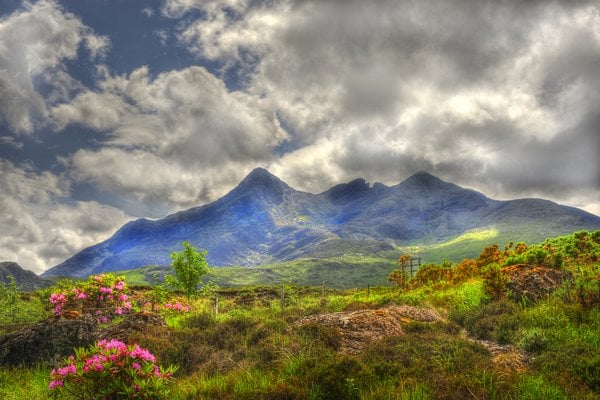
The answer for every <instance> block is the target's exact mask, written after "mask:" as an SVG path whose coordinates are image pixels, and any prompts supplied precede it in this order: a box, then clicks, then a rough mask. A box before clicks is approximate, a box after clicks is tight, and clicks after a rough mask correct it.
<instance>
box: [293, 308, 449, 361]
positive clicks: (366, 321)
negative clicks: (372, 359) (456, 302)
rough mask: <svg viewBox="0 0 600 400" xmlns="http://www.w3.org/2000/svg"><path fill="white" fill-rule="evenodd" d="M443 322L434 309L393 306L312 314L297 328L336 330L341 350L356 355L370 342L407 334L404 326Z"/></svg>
mask: <svg viewBox="0 0 600 400" xmlns="http://www.w3.org/2000/svg"><path fill="white" fill-rule="evenodd" d="M441 319H442V317H440V315H439V314H438V313H436V312H435V311H433V310H431V309H427V308H419V307H412V306H408V305H401V306H398V305H395V304H394V305H389V306H387V307H384V308H381V309H377V310H358V311H346V312H337V313H331V314H321V315H312V316H310V317H306V318H303V319H301V320H300V321H298V325H300V326H302V325H307V324H314V323H317V324H322V325H326V326H330V327H334V328H337V329H339V331H340V334H341V336H342V345H341V348H340V351H341V352H343V353H347V354H356V353H358V352H359V351H361V350H362V349H363V348H364V347H365V346H366V345H367V344H368V343H370V342H373V341H376V340H381V339H383V338H384V337H387V336H397V335H402V334H404V330H403V329H402V326H403V325H406V324H408V323H411V322H413V321H418V322H435V321H440V320H441Z"/></svg>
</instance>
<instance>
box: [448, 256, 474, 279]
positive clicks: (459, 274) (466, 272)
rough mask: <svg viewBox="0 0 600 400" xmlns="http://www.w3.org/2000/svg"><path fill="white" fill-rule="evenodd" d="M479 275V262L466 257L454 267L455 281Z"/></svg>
mask: <svg viewBox="0 0 600 400" xmlns="http://www.w3.org/2000/svg"><path fill="white" fill-rule="evenodd" d="M477 275H479V267H478V266H477V262H476V261H475V260H471V259H468V258H467V259H464V260H462V261H461V262H459V263H458V264H457V265H456V267H454V282H455V283H457V282H464V281H466V280H467V279H469V278H472V277H474V276H477Z"/></svg>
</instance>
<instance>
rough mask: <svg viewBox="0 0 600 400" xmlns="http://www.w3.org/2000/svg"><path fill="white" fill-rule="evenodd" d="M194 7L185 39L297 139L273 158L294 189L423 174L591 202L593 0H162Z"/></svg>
mask: <svg viewBox="0 0 600 400" xmlns="http://www.w3.org/2000/svg"><path fill="white" fill-rule="evenodd" d="M192 9H200V10H202V11H203V13H204V16H203V17H202V18H200V19H197V20H195V21H194V22H192V23H190V24H188V26H186V27H185V28H184V29H182V31H181V33H180V36H179V37H180V40H181V42H182V43H184V44H186V45H187V46H188V47H189V49H190V51H192V52H194V53H195V54H197V55H198V56H200V57H203V58H207V59H210V60H213V61H215V62H219V63H221V65H222V66H223V68H224V70H225V71H232V72H234V73H237V74H243V75H244V76H246V80H245V82H246V87H245V89H244V90H246V91H247V92H248V93H252V94H254V95H256V96H259V97H261V98H265V99H268V102H265V105H266V106H269V107H272V109H273V110H274V111H276V112H277V113H278V115H279V116H280V118H281V120H282V122H283V124H284V126H286V127H287V128H288V129H289V130H290V133H291V134H292V135H293V139H294V141H295V142H296V143H297V144H298V145H297V150H296V151H295V154H292V155H290V154H288V155H285V156H284V157H283V158H281V159H280V160H277V161H276V162H275V163H274V164H273V166H272V168H273V169H274V170H277V171H279V172H280V174H281V175H282V177H283V178H288V179H289V180H290V181H291V183H292V184H295V185H298V186H299V187H301V188H306V189H310V190H313V191H314V190H317V189H324V185H325V184H327V183H328V182H330V181H332V180H334V179H333V178H341V179H351V178H353V177H356V176H363V177H367V178H372V179H374V180H382V181H385V182H387V183H395V182H397V181H398V178H399V177H400V176H403V175H406V174H410V173H411V172H414V170H415V168H421V169H427V170H429V171H431V172H433V173H437V174H438V175H440V176H442V177H444V178H447V179H452V180H454V181H456V182H458V183H465V184H471V185H473V186H475V187H477V188H479V189H480V190H487V191H490V192H489V193H490V194H491V195H496V196H498V197H510V196H521V195H534V194H535V195H541V196H546V197H552V198H554V199H557V200H565V201H566V200H568V201H571V202H573V201H575V202H576V203H577V205H584V204H589V203H591V202H593V201H597V198H598V194H599V192H598V190H599V188H598V184H597V182H599V181H600V171H599V169H598V161H597V160H598V155H599V154H598V151H599V150H598V149H599V148H600V147H598V146H597V140H595V139H594V138H596V137H598V135H599V134H600V133H599V130H600V126H599V125H598V124H597V123H596V124H593V123H592V124H590V123H586V122H585V121H588V120H589V119H593V118H594V113H595V112H597V110H598V109H600V84H599V80H600V78H598V76H599V75H598V73H597V66H598V65H600V11H599V7H598V4H597V3H595V2H583V1H581V2H568V3H567V2H516V1H508V2H494V1H481V2H475V3H473V2H465V1H446V0H444V1H441V0H440V1H436V0H432V1H422V2H398V1H377V2H371V3H369V4H365V2H361V1H347V2H344V3H343V5H342V4H340V3H339V2H335V1H296V2H294V1H279V2H247V1H237V2H234V1H222V2H216V1H212V2H209V3H206V2H200V1H191V0H187V1H168V2H167V3H166V7H165V10H167V14H168V15H171V14H175V15H182V14H184V13H185V12H186V11H189V10H192ZM175 10H176V12H174V11H175ZM225 74H226V73H225ZM596 122H597V121H596ZM324 138H327V139H326V140H324ZM322 143H327V146H325V147H321V144H322ZM590 146H591V147H590ZM328 149H329V150H328ZM315 154H322V155H323V157H326V162H323V159H322V158H318V157H315ZM556 155H560V157H557V156H556ZM292 161H293V162H292ZM565 166H568V167H566V168H565ZM319 176H321V177H323V176H325V178H321V179H320V180H319V179H316V177H319ZM318 181H320V182H322V185H318V183H316V182H318ZM586 185H591V188H593V189H592V191H591V192H588V193H587V194H583V195H582V196H581V198H579V199H578V200H574V198H573V196H571V195H570V194H569V193H570V192H573V191H578V190H580V189H581V188H582V187H586ZM319 186H320V187H319ZM588 187H590V186H588Z"/></svg>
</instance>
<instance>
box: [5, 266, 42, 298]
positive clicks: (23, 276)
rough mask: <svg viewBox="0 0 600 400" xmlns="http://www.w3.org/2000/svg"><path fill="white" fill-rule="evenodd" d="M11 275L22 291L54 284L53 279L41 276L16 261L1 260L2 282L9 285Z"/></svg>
mask: <svg viewBox="0 0 600 400" xmlns="http://www.w3.org/2000/svg"><path fill="white" fill-rule="evenodd" d="M11 276H12V277H13V278H14V279H15V283H16V284H17V289H19V290H20V291H25V292H28V291H33V290H37V289H41V288H45V287H50V286H52V282H51V281H48V280H45V279H42V278H40V277H39V276H37V275H36V274H34V273H33V272H31V271H28V270H26V269H23V268H22V267H21V266H20V265H19V264H17V263H15V262H11V261H2V262H0V284H4V285H9V284H10V277H11Z"/></svg>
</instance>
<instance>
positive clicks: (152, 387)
mask: <svg viewBox="0 0 600 400" xmlns="http://www.w3.org/2000/svg"><path fill="white" fill-rule="evenodd" d="M175 370H176V368H174V367H168V368H162V367H160V366H158V365H157V364H156V359H155V357H154V355H153V354H152V353H150V352H149V351H148V350H146V349H143V348H141V347H139V346H138V345H132V346H127V345H125V343H123V342H120V341H118V340H110V341H106V340H101V341H99V342H98V343H97V344H96V345H94V346H91V347H90V348H88V349H83V348H79V349H76V350H75V356H71V357H69V358H68V359H67V360H65V363H64V365H63V366H62V367H60V368H57V369H54V370H52V373H51V374H52V380H51V381H50V385H49V389H50V390H51V392H52V396H53V397H54V398H57V399H77V400H92V399H112V400H120V399H155V400H158V399H167V398H168V395H169V385H168V383H170V382H171V381H172V377H173V373H174V372H175Z"/></svg>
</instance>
